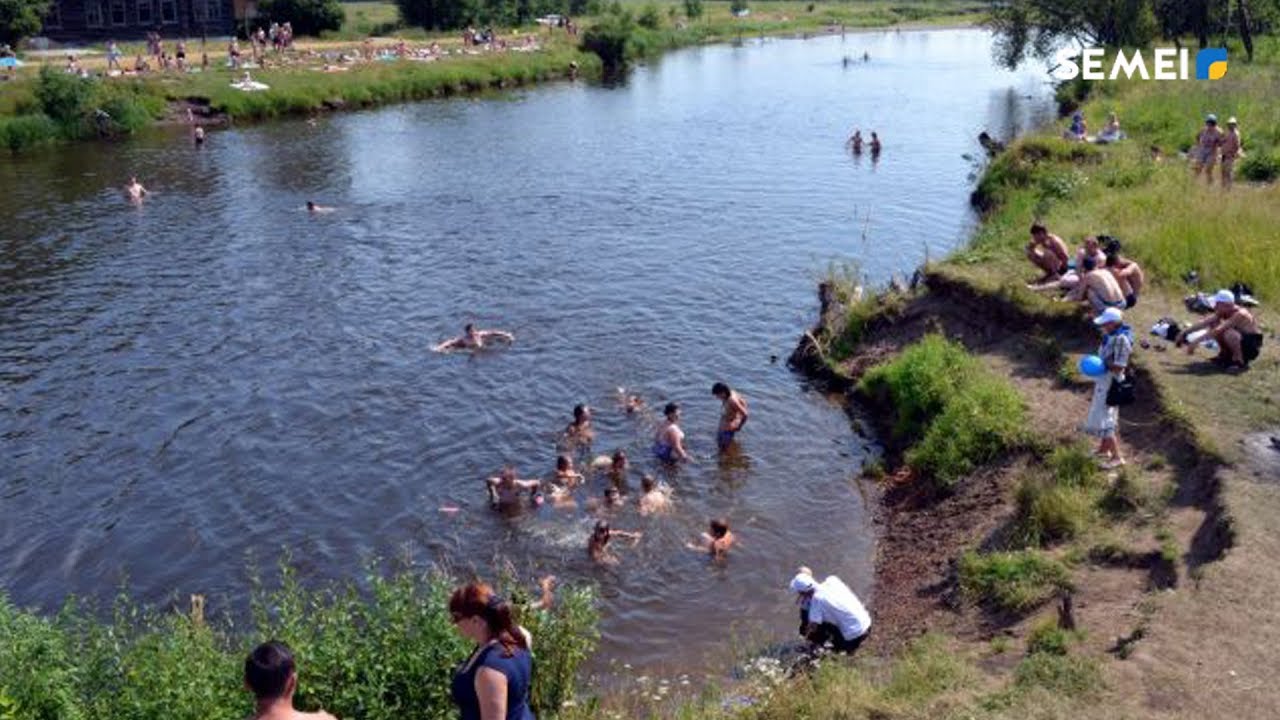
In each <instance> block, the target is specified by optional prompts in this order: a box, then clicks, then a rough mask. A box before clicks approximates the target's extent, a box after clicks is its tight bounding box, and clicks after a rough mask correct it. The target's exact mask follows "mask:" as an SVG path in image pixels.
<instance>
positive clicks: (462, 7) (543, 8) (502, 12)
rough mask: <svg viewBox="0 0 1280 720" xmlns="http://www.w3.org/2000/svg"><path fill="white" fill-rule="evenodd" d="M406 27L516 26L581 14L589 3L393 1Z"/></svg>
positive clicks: (551, 0)
mask: <svg viewBox="0 0 1280 720" xmlns="http://www.w3.org/2000/svg"><path fill="white" fill-rule="evenodd" d="M395 2H396V6H397V7H399V8H400V18H401V19H402V20H403V21H404V22H405V24H406V25H413V26H417V27H422V28H426V29H428V30H457V29H459V28H463V27H467V26H468V25H474V26H479V27H486V26H496V27H515V26H517V25H525V24H527V23H530V22H532V21H533V20H534V19H535V18H539V17H542V16H544V15H553V14H554V15H565V14H567V15H570V16H573V15H581V14H583V13H586V12H588V10H589V9H590V2H589V0H395Z"/></svg>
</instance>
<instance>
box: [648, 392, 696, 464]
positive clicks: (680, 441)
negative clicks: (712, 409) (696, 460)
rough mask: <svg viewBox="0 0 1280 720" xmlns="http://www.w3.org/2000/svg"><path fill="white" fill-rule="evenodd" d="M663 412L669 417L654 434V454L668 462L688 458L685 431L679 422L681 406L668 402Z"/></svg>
mask: <svg viewBox="0 0 1280 720" xmlns="http://www.w3.org/2000/svg"><path fill="white" fill-rule="evenodd" d="M662 414H663V415H665V416H666V418H667V419H666V421H665V422H663V423H662V427H660V428H658V432H657V433H656V434H655V435H654V436H653V454H654V455H656V456H657V457H658V459H659V460H661V461H663V462H667V463H674V462H678V461H680V460H688V459H689V453H688V452H686V451H685V449H684V431H683V430H681V429H680V424H679V423H680V406H679V405H678V404H676V403H667V406H666V407H665V408H663V410H662Z"/></svg>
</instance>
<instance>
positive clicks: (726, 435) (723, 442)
mask: <svg viewBox="0 0 1280 720" xmlns="http://www.w3.org/2000/svg"><path fill="white" fill-rule="evenodd" d="M736 434H737V431H735V430H721V431H720V432H718V433H716V444H717V445H719V446H720V449H721V450H723V449H725V448H727V447H729V444H730V443H732V442H733V436H734V435H736Z"/></svg>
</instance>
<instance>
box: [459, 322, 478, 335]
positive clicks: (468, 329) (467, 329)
mask: <svg viewBox="0 0 1280 720" xmlns="http://www.w3.org/2000/svg"><path fill="white" fill-rule="evenodd" d="M475 329H476V326H475V325H472V324H471V323H467V324H466V325H464V326H463V327H462V331H463V332H467V333H469V332H471V331H472V330H475Z"/></svg>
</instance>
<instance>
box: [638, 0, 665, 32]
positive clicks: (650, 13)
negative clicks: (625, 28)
mask: <svg viewBox="0 0 1280 720" xmlns="http://www.w3.org/2000/svg"><path fill="white" fill-rule="evenodd" d="M636 23H637V24H639V25H640V27H642V28H648V29H649V30H657V29H658V28H660V27H662V13H661V12H659V11H658V6H657V5H655V4H654V3H648V4H646V5H645V6H644V7H642V8H640V16H639V17H637V18H636Z"/></svg>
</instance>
